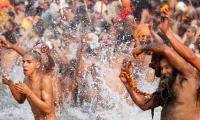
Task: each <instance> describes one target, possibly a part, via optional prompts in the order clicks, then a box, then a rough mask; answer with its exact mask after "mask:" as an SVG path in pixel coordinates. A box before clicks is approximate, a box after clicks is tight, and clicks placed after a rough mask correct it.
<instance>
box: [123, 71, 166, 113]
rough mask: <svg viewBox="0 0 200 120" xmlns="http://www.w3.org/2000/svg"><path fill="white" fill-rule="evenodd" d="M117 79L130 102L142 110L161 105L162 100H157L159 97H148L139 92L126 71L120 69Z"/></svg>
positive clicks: (154, 95) (148, 95)
mask: <svg viewBox="0 0 200 120" xmlns="http://www.w3.org/2000/svg"><path fill="white" fill-rule="evenodd" d="M119 77H120V79H121V81H122V82H123V83H124V85H125V87H126V89H127V91H128V93H129V94H130V96H131V98H132V100H133V101H134V102H135V104H136V105H137V106H138V107H140V108H141V109H142V110H149V109H152V108H155V107H158V106H161V105H162V99H159V97H158V96H157V95H156V94H153V95H150V94H147V93H143V92H141V91H139V90H138V89H137V84H136V81H135V80H134V79H132V78H131V77H130V74H129V72H127V70H124V69H123V68H122V71H121V73H120V76H119Z"/></svg>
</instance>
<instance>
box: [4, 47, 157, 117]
mask: <svg viewBox="0 0 200 120" xmlns="http://www.w3.org/2000/svg"><path fill="white" fill-rule="evenodd" d="M102 53H104V54H101V55H102V56H101V57H100V58H101V59H100V60H99V62H97V63H96V66H97V67H96V68H95V69H96V71H97V73H98V75H97V77H96V78H97V80H96V81H94V82H97V83H98V88H95V89H97V94H95V97H94V98H93V99H92V102H90V103H83V104H82V105H81V106H76V107H75V106H71V105H69V104H66V105H65V104H64V105H63V107H64V110H63V111H62V112H60V113H57V116H58V120H152V116H151V111H150V110H149V111H142V110H141V109H140V108H139V107H137V106H136V105H129V104H128V103H127V101H126V99H125V98H124V97H122V96H121V95H119V94H118V93H116V92H114V91H113V90H111V88H109V86H108V85H107V84H106V82H105V80H104V77H103V76H104V75H106V74H108V73H107V72H108V71H111V72H109V73H110V74H109V75H110V76H115V75H114V72H115V71H116V70H115V69H112V68H108V67H105V66H106V64H108V61H106V60H105V56H106V55H107V53H106V51H105V50H104V51H103V52H102ZM19 73H20V74H19ZM86 73H87V72H86ZM112 73H113V74H112ZM135 74H138V76H140V80H137V81H138V85H139V88H140V89H141V90H142V91H145V92H149V93H152V92H153V91H155V89H156V87H157V84H158V83H157V82H152V83H150V82H146V81H144V79H145V74H146V71H142V72H140V73H137V72H136V71H135ZM11 77H12V78H14V79H17V80H22V79H23V77H24V75H23V72H22V68H21V66H17V65H15V66H14V68H13V71H12V73H11ZM1 81H2V80H1ZM14 82H17V81H14ZM112 82H114V81H112ZM0 89H1V90H0V97H1V98H2V99H0V120H14V119H15V120H33V119H34V118H33V114H32V112H31V109H30V106H29V105H28V103H27V101H26V102H25V103H24V104H22V105H20V104H17V102H16V101H15V100H14V98H13V97H12V95H11V93H10V91H9V90H8V88H6V87H5V86H4V85H2V84H0ZM160 110H161V108H156V109H155V115H154V120H159V119H160Z"/></svg>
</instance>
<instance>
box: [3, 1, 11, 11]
mask: <svg viewBox="0 0 200 120" xmlns="http://www.w3.org/2000/svg"><path fill="white" fill-rule="evenodd" d="M3 7H8V8H9V7H11V5H10V1H9V0H0V8H1V9H2V8H3Z"/></svg>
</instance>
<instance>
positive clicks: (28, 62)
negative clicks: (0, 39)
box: [23, 51, 42, 77]
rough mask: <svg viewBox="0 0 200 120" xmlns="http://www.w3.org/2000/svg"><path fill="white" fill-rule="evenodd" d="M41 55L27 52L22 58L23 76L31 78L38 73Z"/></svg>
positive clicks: (35, 52)
mask: <svg viewBox="0 0 200 120" xmlns="http://www.w3.org/2000/svg"><path fill="white" fill-rule="evenodd" d="M41 59H42V58H41V54H40V53H39V52H37V51H28V52H27V53H26V54H25V55H24V56H23V70H24V74H25V76H28V77H29V76H31V75H32V74H33V73H36V72H39V70H40V68H41Z"/></svg>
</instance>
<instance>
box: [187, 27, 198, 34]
mask: <svg viewBox="0 0 200 120" xmlns="http://www.w3.org/2000/svg"><path fill="white" fill-rule="evenodd" d="M188 29H191V30H192V32H193V33H194V34H196V32H197V28H196V27H195V26H189V27H188Z"/></svg>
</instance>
